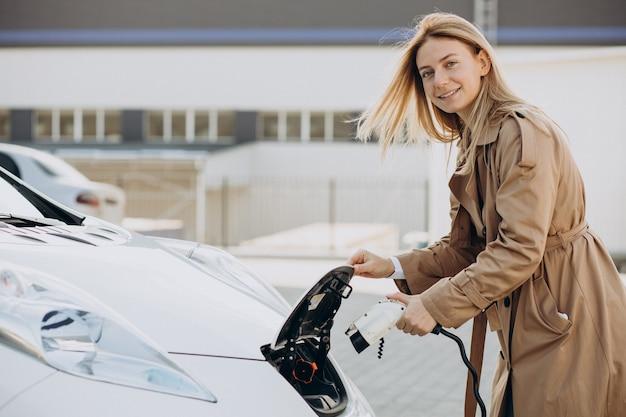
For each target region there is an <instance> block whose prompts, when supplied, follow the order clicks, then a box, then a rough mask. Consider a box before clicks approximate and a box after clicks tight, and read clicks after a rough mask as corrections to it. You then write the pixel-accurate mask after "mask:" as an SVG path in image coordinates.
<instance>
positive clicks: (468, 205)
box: [448, 123, 501, 235]
mask: <svg viewBox="0 0 626 417" xmlns="http://www.w3.org/2000/svg"><path fill="white" fill-rule="evenodd" d="M500 127H501V123H498V124H496V125H493V126H491V127H490V128H489V130H488V131H487V134H486V135H485V136H484V137H481V138H478V146H484V145H487V144H489V143H492V142H495V141H496V139H498V134H499V133H500ZM482 152H484V149H480V148H479V149H478V154H482ZM477 156H479V155H477ZM478 163H482V158H480V157H477V158H476V164H478ZM474 168H475V169H474V173H473V174H460V173H459V170H458V169H457V170H456V171H455V172H454V174H452V178H450V182H449V183H448V186H449V187H450V191H451V192H452V194H453V195H454V196H455V197H456V199H457V200H458V201H459V203H460V204H461V206H463V208H465V210H467V212H468V213H469V215H470V217H471V218H472V222H473V223H474V226H475V227H476V231H477V233H478V234H479V235H481V234H482V231H483V228H484V223H483V219H482V215H481V209H480V206H479V200H480V198H479V190H478V181H477V180H476V176H477V175H478V169H479V168H478V166H475V167H474Z"/></svg>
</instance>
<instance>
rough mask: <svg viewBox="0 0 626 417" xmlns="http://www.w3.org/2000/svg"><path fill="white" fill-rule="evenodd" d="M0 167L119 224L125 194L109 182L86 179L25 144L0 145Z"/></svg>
mask: <svg viewBox="0 0 626 417" xmlns="http://www.w3.org/2000/svg"><path fill="white" fill-rule="evenodd" d="M0 167H2V168H4V169H6V170H7V171H9V172H11V173H12V174H13V175H15V176H17V177H18V178H21V179H22V180H24V181H26V182H27V183H28V184H30V185H32V186H34V187H35V188H37V189H39V190H42V191H44V192H45V193H46V195H48V196H50V197H51V198H52V199H54V200H56V201H58V202H60V203H61V204H64V205H66V206H68V207H71V208H73V209H75V210H78V211H80V212H82V213H85V214H88V215H91V216H95V217H99V218H101V219H104V220H106V221H109V222H112V223H115V224H121V223H122V219H123V218H124V209H125V206H126V195H125V194H124V191H123V190H122V189H121V188H119V187H116V186H114V185H111V184H106V183H102V182H95V181H91V180H89V179H88V178H87V177H85V176H84V175H83V174H81V173H80V172H79V171H78V170H76V169H75V168H74V167H73V166H71V165H70V164H68V163H67V162H65V161H63V160H62V159H60V158H57V157H56V156H54V155H51V154H49V153H47V152H42V151H39V150H36V149H32V148H28V147H25V146H18V145H11V144H7V143H2V144H0Z"/></svg>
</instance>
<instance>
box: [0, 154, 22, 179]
mask: <svg viewBox="0 0 626 417" xmlns="http://www.w3.org/2000/svg"><path fill="white" fill-rule="evenodd" d="M0 167H2V168H4V169H6V170H7V171H9V172H10V173H11V174H13V175H15V176H16V177H18V178H22V176H21V174H20V168H19V167H18V166H17V164H16V163H15V161H14V160H13V158H11V156H9V155H7V154H5V153H4V152H0Z"/></svg>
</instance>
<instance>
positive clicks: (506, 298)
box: [504, 296, 511, 307]
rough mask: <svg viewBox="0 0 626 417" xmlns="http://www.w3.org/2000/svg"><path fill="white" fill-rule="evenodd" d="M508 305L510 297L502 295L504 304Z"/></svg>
mask: <svg viewBox="0 0 626 417" xmlns="http://www.w3.org/2000/svg"><path fill="white" fill-rule="evenodd" d="M510 305H511V299H510V298H509V297H508V296H506V297H504V306H505V307H508V306H510Z"/></svg>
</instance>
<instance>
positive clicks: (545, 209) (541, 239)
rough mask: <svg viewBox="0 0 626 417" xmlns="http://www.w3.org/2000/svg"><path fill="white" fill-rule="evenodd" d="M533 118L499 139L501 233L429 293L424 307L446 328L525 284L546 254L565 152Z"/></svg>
mask: <svg viewBox="0 0 626 417" xmlns="http://www.w3.org/2000/svg"><path fill="white" fill-rule="evenodd" d="M515 122H517V123H515ZM518 123H519V124H518ZM529 123H530V122H528V121H526V120H519V119H516V120H515V121H513V120H509V123H508V124H507V126H508V128H507V129H504V125H503V129H502V131H501V133H500V137H499V140H498V144H497V146H498V148H497V149H496V159H497V168H495V169H498V175H499V178H500V187H499V188H498V190H497V191H496V196H495V198H496V211H497V212H498V215H499V216H500V217H501V219H502V220H501V221H500V224H499V226H498V236H497V238H496V239H495V240H494V241H492V242H490V243H489V244H488V245H487V246H486V247H485V249H484V250H483V251H482V252H481V253H480V254H479V255H478V256H477V258H476V262H474V263H472V264H471V265H469V266H468V267H467V268H465V269H463V270H462V271H460V272H459V273H457V274H456V275H454V276H452V277H451V278H448V279H442V280H439V281H438V282H437V283H436V284H435V285H433V286H432V287H431V288H429V289H428V290H427V291H425V292H424V293H423V296H422V300H423V302H424V307H425V308H426V309H427V310H428V312H429V313H430V314H431V315H432V316H433V318H434V319H435V320H436V321H437V322H438V323H440V324H441V325H442V326H444V327H459V326H460V325H462V324H463V323H464V322H466V321H467V320H469V319H470V318H472V317H474V316H475V315H477V314H478V313H480V312H481V311H484V310H485V309H486V308H487V307H488V306H489V305H490V304H491V303H492V302H493V301H495V300H498V299H501V298H503V297H504V296H505V295H506V294H508V293H510V292H511V291H513V290H514V289H516V288H518V287H519V286H521V285H522V284H523V283H524V282H525V281H526V280H527V279H529V278H530V277H531V276H532V274H533V272H534V271H535V270H536V269H537V267H538V266H539V263H540V262H541V259H542V258H543V254H544V251H545V245H546V240H547V236H548V232H549V229H550V225H551V221H552V216H553V212H554V207H555V201H556V193H557V187H558V181H559V172H560V157H559V152H558V140H557V138H554V137H552V136H551V135H547V134H545V133H543V131H541V130H539V129H538V128H535V127H534V126H533V125H530V124H529Z"/></svg>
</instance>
